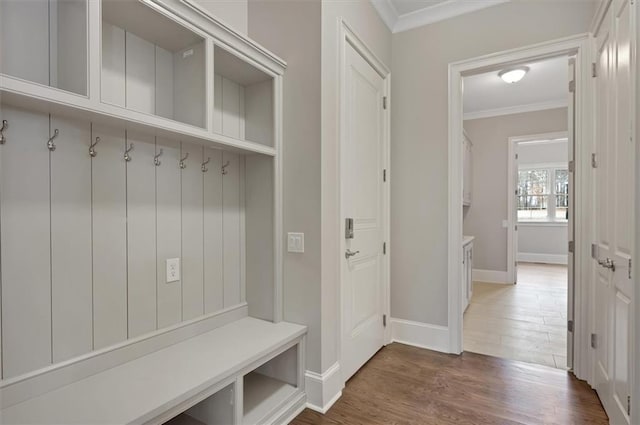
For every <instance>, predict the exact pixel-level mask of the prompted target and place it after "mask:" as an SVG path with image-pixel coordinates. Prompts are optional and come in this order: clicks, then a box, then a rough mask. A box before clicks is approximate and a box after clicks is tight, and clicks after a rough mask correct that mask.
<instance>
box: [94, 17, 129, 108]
mask: <svg viewBox="0 0 640 425" xmlns="http://www.w3.org/2000/svg"><path fill="white" fill-rule="evenodd" d="M124 52H125V32H124V30H123V29H122V28H118V27H116V26H114V25H111V24H110V23H108V22H104V21H103V22H102V70H101V73H100V84H101V89H100V90H101V93H100V98H101V100H102V101H103V102H105V103H111V104H113V105H117V106H123V107H124V106H125V103H126V98H125V93H126V84H125V54H124Z"/></svg>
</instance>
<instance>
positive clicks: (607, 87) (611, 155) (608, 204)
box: [593, 0, 635, 424]
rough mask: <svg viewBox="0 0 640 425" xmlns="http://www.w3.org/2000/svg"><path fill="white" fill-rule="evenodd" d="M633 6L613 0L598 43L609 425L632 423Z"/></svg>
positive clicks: (598, 343)
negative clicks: (630, 417) (631, 14)
mask: <svg viewBox="0 0 640 425" xmlns="http://www.w3.org/2000/svg"><path fill="white" fill-rule="evenodd" d="M630 13H631V7H630V3H629V2H628V1H624V0H615V1H614V2H613V3H612V5H611V7H610V8H609V11H608V16H607V17H606V18H605V20H604V23H603V25H602V29H601V30H600V32H599V35H598V37H597V42H598V44H597V47H598V51H597V52H598V76H597V79H596V113H597V115H596V119H597V129H598V133H597V138H596V140H597V147H596V152H597V168H596V231H597V252H596V260H597V262H598V263H597V265H596V274H595V276H596V278H595V313H596V315H595V329H594V331H595V332H594V333H595V337H594V339H595V340H594V344H593V345H595V350H596V361H595V385H596V390H597V391H598V395H599V396H600V399H601V400H602V403H603V405H604V407H605V409H606V411H607V414H608V415H609V419H610V421H611V423H615V424H624V423H629V410H630V367H631V363H630V361H631V357H630V350H631V332H630V328H631V317H632V316H631V314H632V307H633V306H632V300H633V286H632V280H631V258H632V257H633V237H634V235H635V232H634V222H633V205H634V199H633V194H634V193H635V187H634V185H635V182H634V175H635V174H634V154H635V150H634V145H633V138H632V133H631V131H632V121H633V113H634V112H633V107H632V104H631V101H632V97H631V93H632V91H631V88H632V85H631V78H632V75H633V74H632V72H631V71H632V70H631V66H632V56H631V31H630V28H631V16H630Z"/></svg>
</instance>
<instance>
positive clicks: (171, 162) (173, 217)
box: [155, 138, 182, 329]
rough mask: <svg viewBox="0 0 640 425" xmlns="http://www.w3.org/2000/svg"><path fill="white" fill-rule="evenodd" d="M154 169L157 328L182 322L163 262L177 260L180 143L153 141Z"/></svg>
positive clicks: (176, 290) (177, 287) (176, 287)
mask: <svg viewBox="0 0 640 425" xmlns="http://www.w3.org/2000/svg"><path fill="white" fill-rule="evenodd" d="M161 149H162V156H160V165H159V166H157V167H155V168H156V217H157V224H156V229H157V234H156V238H157V239H156V240H157V257H156V264H157V285H158V289H157V291H158V329H160V328H164V327H166V326H170V325H173V324H176V323H179V322H180V320H182V297H181V294H182V286H181V284H182V282H181V281H180V280H178V281H177V282H170V283H168V282H167V275H166V270H167V269H166V260H167V259H169V258H180V244H181V240H180V226H181V222H180V167H179V166H178V162H179V161H180V143H179V142H175V141H173V140H166V139H161V138H157V139H156V154H158V153H160V150H161Z"/></svg>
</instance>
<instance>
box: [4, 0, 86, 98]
mask: <svg viewBox="0 0 640 425" xmlns="http://www.w3.org/2000/svg"><path fill="white" fill-rule="evenodd" d="M87 50H88V48H87V0H28V1H27V0H2V1H1V2H0V52H2V53H1V54H2V58H1V60H0V72H2V73H3V74H6V75H9V76H12V77H17V78H20V79H23V80H27V81H31V82H34V83H38V84H42V85H45V86H51V87H56V88H59V89H61V90H66V91H69V92H73V93H76V94H80V95H86V94H87V68H88V65H87Z"/></svg>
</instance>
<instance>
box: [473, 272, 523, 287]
mask: <svg viewBox="0 0 640 425" xmlns="http://www.w3.org/2000/svg"><path fill="white" fill-rule="evenodd" d="M473 281H474V282H487V283H502V284H511V283H513V282H509V274H508V273H507V272H503V271H499V270H482V269H473Z"/></svg>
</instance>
